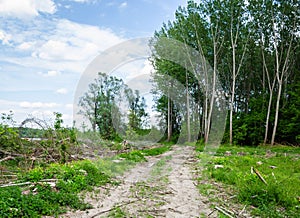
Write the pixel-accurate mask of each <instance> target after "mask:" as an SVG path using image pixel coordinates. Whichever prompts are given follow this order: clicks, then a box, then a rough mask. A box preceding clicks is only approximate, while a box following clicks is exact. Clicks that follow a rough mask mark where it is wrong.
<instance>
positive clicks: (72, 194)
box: [0, 145, 170, 217]
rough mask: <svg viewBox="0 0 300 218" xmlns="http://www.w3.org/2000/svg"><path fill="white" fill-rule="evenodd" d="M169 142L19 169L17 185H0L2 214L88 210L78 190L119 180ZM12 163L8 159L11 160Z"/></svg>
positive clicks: (0, 215) (10, 215) (88, 189)
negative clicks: (107, 156)
mask: <svg viewBox="0 0 300 218" xmlns="http://www.w3.org/2000/svg"><path fill="white" fill-rule="evenodd" d="M169 149H170V146H167V145H163V146H160V147H156V148H152V149H146V150H133V151H131V152H128V153H121V154H118V155H116V156H114V157H112V158H104V159H98V160H94V161H91V160H82V161H73V162H70V163H66V164H59V163H53V164H49V165H47V166H45V167H36V168H34V169H32V170H30V171H27V172H23V173H20V174H19V176H18V179H17V180H16V181H14V184H18V185H17V186H8V187H0V208H1V209H0V217H41V216H42V215H52V216H53V215H54V216H58V215H59V214H61V213H64V212H66V211H67V210H68V209H76V210H77V209H80V210H85V209H88V208H90V207H91V205H88V204H86V203H84V201H83V199H81V198H80V197H79V193H80V192H82V191H84V190H87V191H92V190H93V187H94V186H101V185H106V184H108V183H110V184H117V181H116V180H115V179H114V177H115V176H116V175H119V174H122V173H123V172H125V171H126V170H128V169H130V168H131V167H133V166H134V165H135V164H136V163H138V162H143V161H146V158H145V156H153V155H158V154H162V153H164V152H166V151H168V150H169ZM8 164H9V163H8Z"/></svg>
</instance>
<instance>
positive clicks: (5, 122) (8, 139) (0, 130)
mask: <svg viewBox="0 0 300 218" xmlns="http://www.w3.org/2000/svg"><path fill="white" fill-rule="evenodd" d="M1 120H2V122H1V123H0V145H1V148H2V149H7V150H10V151H14V150H16V149H19V148H20V138H19V134H18V130H17V129H15V128H13V126H12V125H14V120H13V113H12V112H10V113H9V114H6V113H2V114H1Z"/></svg>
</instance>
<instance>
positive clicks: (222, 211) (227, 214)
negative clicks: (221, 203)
mask: <svg viewBox="0 0 300 218" xmlns="http://www.w3.org/2000/svg"><path fill="white" fill-rule="evenodd" d="M215 209H216V210H217V211H219V212H221V213H223V214H224V215H226V216H228V217H229V218H234V217H233V216H231V214H232V213H233V212H231V211H228V210H226V209H225V208H220V207H217V206H216V207H215Z"/></svg>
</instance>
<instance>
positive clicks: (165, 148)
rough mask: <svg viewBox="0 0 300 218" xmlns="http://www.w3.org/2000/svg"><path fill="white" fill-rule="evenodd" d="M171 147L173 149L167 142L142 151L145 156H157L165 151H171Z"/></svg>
mask: <svg viewBox="0 0 300 218" xmlns="http://www.w3.org/2000/svg"><path fill="white" fill-rule="evenodd" d="M170 149H171V145H169V144H165V145H163V146H159V147H155V148H151V149H144V150H142V151H141V152H142V154H143V155H145V156H156V155H160V154H163V153H165V152H167V151H169V150H170Z"/></svg>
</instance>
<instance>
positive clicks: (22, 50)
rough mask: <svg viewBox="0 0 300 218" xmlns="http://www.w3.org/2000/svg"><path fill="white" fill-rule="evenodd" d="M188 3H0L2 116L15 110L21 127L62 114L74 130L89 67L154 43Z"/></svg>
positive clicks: (162, 0)
mask: <svg viewBox="0 0 300 218" xmlns="http://www.w3.org/2000/svg"><path fill="white" fill-rule="evenodd" d="M185 2H186V1H185V0H0V113H7V112H9V111H10V110H12V111H13V113H14V118H15V120H16V121H17V123H20V122H21V121H22V120H24V119H25V118H27V117H28V116H34V117H38V118H40V119H46V120H47V119H49V117H51V116H52V114H53V112H61V113H63V114H64V119H65V122H66V124H68V125H70V124H71V123H72V119H73V116H72V112H73V109H72V108H73V102H74V93H75V90H76V87H77V84H78V82H79V80H80V78H81V75H82V73H83V72H84V70H85V69H86V67H87V65H88V64H89V63H90V62H91V61H92V60H93V59H94V58H95V57H97V56H98V55H99V54H101V52H103V51H105V50H106V49H109V48H111V47H112V46H114V45H118V44H119V43H121V42H125V41H127V40H129V39H135V38H139V37H151V36H152V35H153V33H154V31H155V30H158V29H160V27H161V26H162V23H163V22H167V21H168V20H172V19H173V18H174V12H175V10H176V9H177V8H178V6H179V5H185ZM139 66H140V64H139ZM140 67H143V66H140ZM125 68H126V67H125ZM148 68H149V66H144V70H145V69H148ZM131 73H132V72H131Z"/></svg>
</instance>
